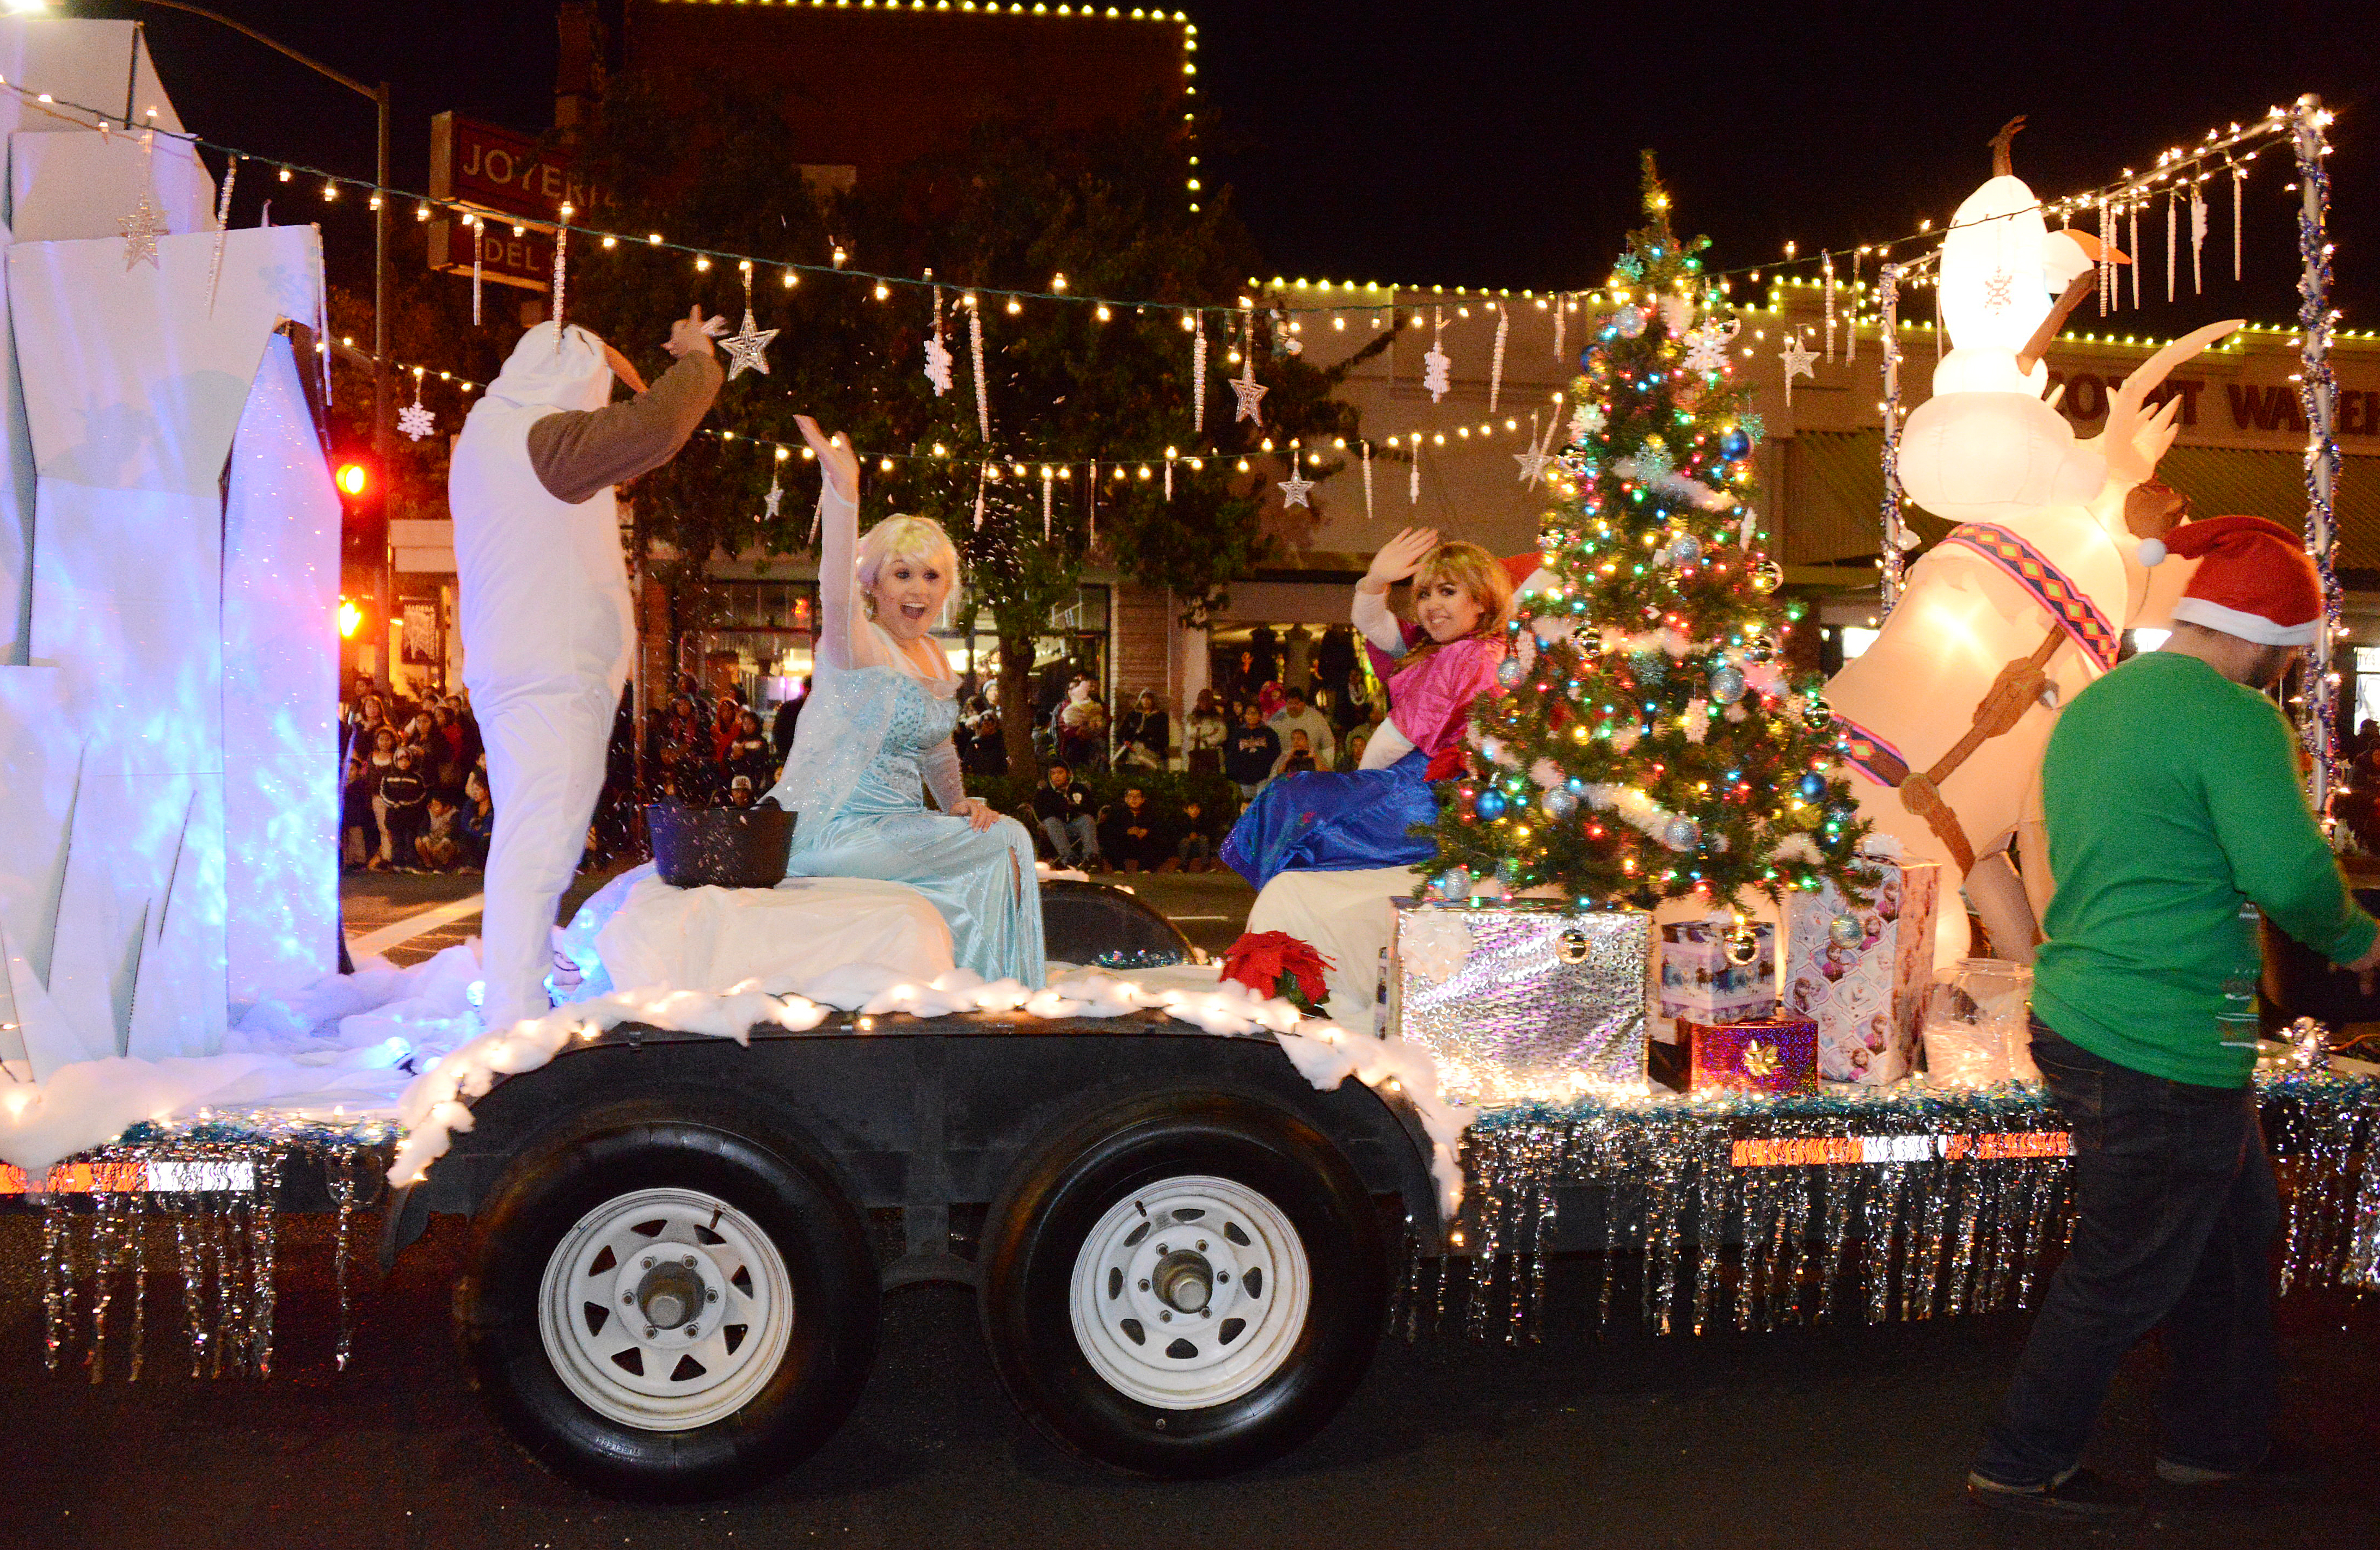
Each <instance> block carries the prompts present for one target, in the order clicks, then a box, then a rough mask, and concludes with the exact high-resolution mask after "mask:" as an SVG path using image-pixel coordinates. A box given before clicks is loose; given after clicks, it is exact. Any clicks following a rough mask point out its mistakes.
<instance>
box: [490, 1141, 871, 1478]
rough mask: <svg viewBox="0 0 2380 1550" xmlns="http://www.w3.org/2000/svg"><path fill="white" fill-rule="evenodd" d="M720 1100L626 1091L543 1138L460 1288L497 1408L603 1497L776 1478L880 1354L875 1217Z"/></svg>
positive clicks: (511, 1180)
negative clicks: (868, 1217)
mask: <svg viewBox="0 0 2380 1550" xmlns="http://www.w3.org/2000/svg"><path fill="white" fill-rule="evenodd" d="M721 1107H722V1106H721V1105H719V1104H716V1103H711V1102H709V1101H705V1102H702V1103H699V1104H696V1103H688V1102H678V1103H671V1102H669V1101H667V1100H650V1101H646V1102H641V1103H637V1104H629V1105H623V1106H619V1107H617V1108H607V1109H605V1110H603V1111H601V1113H598V1114H593V1115H590V1116H589V1117H588V1119H587V1120H585V1121H584V1122H583V1123H579V1124H576V1125H573V1126H571V1127H570V1128H569V1129H568V1131H567V1132H565V1133H563V1134H560V1135H557V1136H554V1137H552V1138H550V1139H549V1140H548V1141H546V1142H545V1143H544V1144H540V1145H539V1146H537V1147H536V1148H535V1149H534V1150H533V1151H531V1152H530V1153H528V1155H525V1156H523V1157H522V1158H520V1159H519V1160H518V1161H516V1163H515V1164H514V1165H513V1167H512V1168H511V1169H510V1170H509V1171H508V1172H507V1173H506V1175H505V1176H504V1179H503V1181H500V1182H499V1184H498V1185H497V1186H496V1188H495V1189H494V1190H493V1191H492V1192H491V1193H490V1195H489V1198H488V1201H487V1204H486V1205H485V1206H484V1208H483V1209H482V1211H481V1213H480V1222H479V1233H478V1241H477V1244H476V1247H475V1250H474V1253H473V1257H472V1262H471V1265H470V1266H469V1268H468V1271H467V1272H466V1274H465V1276H464V1278H463V1281H462V1283H461V1285H460V1286H459V1287H458V1288H457V1289H456V1295H455V1324H456V1329H457V1333H458V1336H459V1338H460V1340H461V1344H462V1349H463V1357H464V1362H465V1365H466V1369H467V1371H468V1373H469V1374H470V1380H471V1384H472V1387H474V1388H475V1389H477V1390H478V1391H479V1393H480V1397H481V1399H483V1400H484V1401H485V1402H486V1404H487V1406H488V1408H489V1410H490V1411H491V1412H492V1414H493V1416H494V1417H495V1420H496V1422H497V1423H498V1424H499V1425H500V1426H501V1427H502V1428H503V1429H504V1431H505V1432H506V1433H507V1434H508V1435H510V1436H511V1437H512V1438H513V1439H514V1441H516V1442H517V1443H518V1444H520V1446H521V1447H524V1448H525V1449H527V1450H528V1453H529V1454H530V1455H531V1456H532V1457H533V1458H535V1459H538V1460H539V1461H540V1463H543V1464H544V1465H546V1466H547V1467H548V1468H550V1469H552V1470H553V1471H554V1472H555V1473H557V1474H559V1475H562V1476H564V1477H565V1478H566V1479H568V1480H571V1481H573V1482H575V1483H577V1484H579V1485H582V1486H584V1487H586V1488H588V1489H589V1490H592V1491H596V1492H600V1493H601V1494H603V1495H606V1496H617V1497H621V1498H623V1499H626V1500H634V1501H699V1500H704V1499H708V1498H711V1497H716V1496H727V1495H731V1494H733V1493H735V1492H738V1491H744V1490H748V1489H750V1488H751V1487H753V1486H755V1485H758V1484H760V1483H763V1482H765V1481H768V1480H771V1479H773V1478H774V1477H776V1476H777V1475H779V1474H782V1473H783V1472H784V1471H787V1470H789V1469H791V1468H793V1467H794V1466H795V1464H798V1463H799V1462H801V1461H802V1460H803V1459H806V1458H807V1457H808V1456H809V1455H810V1454H811V1453H813V1452H815V1451H816V1450H817V1449H818V1447H820V1445H821V1444H823V1443H824V1442H825V1441H826V1439H827V1438H828V1437H830V1436H832V1435H833V1434H834V1431H835V1429H836V1428H837V1427H838V1426H840V1425H842V1423H843V1422H844V1418H845V1417H846V1416H848V1415H849V1414H850V1412H851V1407H852V1405H853V1404H854V1403H855V1402H856V1400H857V1399H858V1397H859V1391H860V1388H861V1387H862V1385H863V1384H864V1383H865V1382H866V1381H867V1377H868V1365H869V1363H870V1362H871V1361H872V1360H873V1358H874V1355H875V1350H876V1333H877V1314H878V1303H879V1300H880V1291H879V1288H878V1283H877V1275H876V1267H875V1264H874V1261H873V1258H872V1256H871V1254H870V1253H869V1251H868V1238H867V1232H866V1228H865V1225H864V1224H863V1223H862V1222H861V1220H860V1218H859V1217H858V1214H857V1213H856V1211H854V1210H853V1208H852V1206H851V1205H850V1204H849V1203H848V1202H847V1201H846V1200H845V1199H844V1195H843V1193H841V1192H840V1191H839V1190H837V1189H836V1188H835V1187H834V1184H833V1182H832V1180H831V1178H830V1176H829V1174H828V1173H827V1171H826V1169H824V1168H822V1167H820V1165H819V1164H818V1163H816V1162H815V1161H814V1160H812V1159H811V1158H810V1157H808V1156H807V1155H806V1154H805V1153H804V1152H803V1151H802V1150H801V1149H800V1148H798V1147H796V1146H795V1145H792V1144H788V1143H786V1142H785V1141H784V1140H783V1138H782V1137H779V1136H775V1135H772V1134H771V1132H770V1131H769V1129H768V1128H767V1125H766V1123H765V1121H762V1120H758V1119H757V1118H756V1117H753V1116H749V1115H745V1114H740V1113H736V1112H735V1111H734V1110H733V1109H730V1110H729V1111H728V1112H727V1113H726V1114H725V1115H723V1116H722V1114H721V1112H720V1110H721ZM697 1112H699V1113H701V1114H703V1115H704V1117H703V1118H700V1119H698V1118H694V1117H693V1115H694V1114H695V1113H697ZM656 1224H658V1226H657V1225H656ZM738 1315H741V1317H740V1321H739V1316H738ZM706 1320H707V1321H708V1323H706Z"/></svg>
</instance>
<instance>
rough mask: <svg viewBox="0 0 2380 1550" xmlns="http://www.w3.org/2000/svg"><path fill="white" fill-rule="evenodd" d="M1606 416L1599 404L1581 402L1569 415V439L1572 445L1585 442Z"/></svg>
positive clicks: (1602, 424)
mask: <svg viewBox="0 0 2380 1550" xmlns="http://www.w3.org/2000/svg"><path fill="white" fill-rule="evenodd" d="M1606 423H1607V417H1606V416H1605V415H1604V412H1603V406H1602V405H1600V404H1582V405H1580V406H1578V408H1577V409H1576V410H1574V411H1573V413H1572V415H1571V417H1570V439H1571V444H1572V445H1573V446H1582V445H1585V442H1586V439H1587V438H1588V437H1589V436H1592V435H1594V434H1596V433H1597V431H1599V430H1602V429H1603V427H1604V425H1605V424H1606Z"/></svg>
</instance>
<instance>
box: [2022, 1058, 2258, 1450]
mask: <svg viewBox="0 0 2380 1550" xmlns="http://www.w3.org/2000/svg"><path fill="white" fill-rule="evenodd" d="M2033 1058H2034V1062H2035V1063H2036V1064H2038V1065H2039V1066H2040V1067H2041V1075H2042V1080H2043V1081H2044V1082H2045V1083H2046V1084H2047V1085H2048V1087H2049V1096H2050V1098H2051V1100H2052V1101H2053V1102H2054V1103H2055V1104H2056V1105H2057V1106H2058V1113H2059V1114H2060V1115H2061V1116H2062V1117H2063V1118H2064V1120H2065V1121H2066V1124H2067V1127H2068V1129H2069V1130H2070V1132H2071V1133H2072V1136H2073V1140H2074V1164H2073V1181H2074V1200H2075V1219H2074V1241H2073V1242H2072V1244H2071V1245H2070V1247H2069V1248H2068V1250H2067V1253H2066V1259H2065V1261H2064V1263H2062V1264H2060V1265H2058V1273H2057V1274H2056V1275H2055V1276H2053V1277H2052V1278H2050V1282H2049V1291H2048V1294H2047V1295H2046V1297H2045V1298H2044V1299H2043V1302H2042V1306H2041V1314H2040V1316H2039V1317H2037V1318H2036V1319H2034V1325H2033V1335H2032V1338H2030V1339H2028V1340H2027V1341H2026V1342H2025V1348H2024V1356H2023V1358H2022V1361H2020V1362H2018V1364H2017V1374H2016V1381H2015V1382H2014V1383H2012V1384H2011V1385H2010V1387H2009V1392H2008V1397H2007V1399H2004V1400H2003V1401H2002V1402H2001V1406H2000V1413H1999V1416H1998V1419H1997V1420H1996V1421H1994V1422H1993V1423H1992V1425H1991V1427H1990V1429H1989V1430H1988V1431H1987V1432H1986V1433H1985V1438H1984V1449H1983V1452H1982V1454H1981V1455H1980V1456H1978V1458H1977V1459H1976V1460H1975V1471H1976V1472H1977V1473H1979V1474H1981V1475H1983V1476H1984V1477H1985V1479H1988V1480H1993V1481H1997V1482H1998V1483H2001V1484H2004V1485H2016V1486H2032V1485H2043V1484H2046V1483H2049V1482H2051V1481H2052V1480H2054V1479H2056V1478H2057V1477H2058V1475H2060V1474H2062V1473H2064V1472H2065V1471H2068V1470H2070V1469H2071V1468H2073V1467H2074V1465H2075V1463H2076V1462H2077V1461H2078V1460H2079V1459H2081V1458H2082V1456H2083V1443H2084V1442H2085V1441H2087V1440H2088V1439H2089V1437H2090V1435H2091V1428H2092V1426H2093V1425H2094V1424H2095V1423H2096V1422H2097V1420H2098V1416H2099V1408H2100V1406H2101V1404H2102V1403H2103V1402H2104V1401H2105V1400H2106V1399H2107V1386H2108V1384H2109V1383H2110V1382H2111V1381H2112V1380H2113V1379H2114V1377H2115V1374H2116V1367H2117V1365H2118V1363H2119V1362H2122V1360H2123V1359H2124V1355H2125V1353H2126V1352H2128V1351H2130V1350H2131V1348H2132V1347H2133V1345H2134V1344H2135V1343H2137V1342H2138V1341H2139V1340H2140V1338H2141V1337H2143V1335H2146V1334H2147V1333H2148V1332H2149V1331H2150V1330H2152V1329H2161V1330H2162V1331H2163V1343H2164V1346H2165V1354H2166V1374H2165V1382H2164V1386H2163V1387H2162V1389H2161V1391H2160V1392H2159V1394H2158V1397H2157V1420H2158V1423H2159V1426H2160V1429H2161V1431H2162V1432H2163V1434H2164V1435H2163V1438H2162V1442H2161V1445H2160V1447H2159V1449H2158V1456H2159V1457H2160V1458H2163V1459H2170V1460H2172V1461H2173V1462H2175V1463H2180V1464H2193V1465H2197V1466H2199V1467H2201V1468H2204V1469H2210V1470H2244V1469H2248V1468H2251V1467H2253V1465H2254V1464H2256V1463H2257V1462H2258V1461H2259V1460H2260V1459H2263V1458H2264V1456H2265V1449H2266V1447H2268V1446H2269V1445H2270V1441H2271V1435H2270V1430H2271V1425H2272V1416H2273V1405H2274V1399H2275V1390H2276V1388H2277V1383H2278V1372H2279V1353H2278V1350H2277V1346H2276V1342H2275V1338H2274V1333H2273V1272H2272V1265H2271V1260H2270V1256H2271V1253H2272V1247H2273V1239H2274V1237H2275V1235H2276V1234H2277V1233H2278V1232H2279V1230H2280V1220H2281V1206H2280V1193H2279V1189H2278V1186H2277V1184H2276V1182H2275V1181H2274V1178H2273V1164H2272V1159H2271V1158H2270V1157H2269V1156H2266V1155H2265V1136H2264V1131H2263V1128H2262V1127H2261V1126H2260V1125H2259V1124H2258V1122H2257V1119H2256V1094H2255V1089H2254V1088H2253V1087H2241V1088H2222V1087H2201V1086H2196V1085H2194V1084H2190V1083H2186V1082H2168V1081H2167V1080H2166V1079H2165V1078H2163V1077H2157V1076H2150V1075H2147V1074H2145V1073H2143V1072H2136V1071H2133V1070H2131V1069H2130V1068H2128V1067H2124V1066H2119V1065H2117V1064H2116V1063H2115V1062H2113V1061H2111V1060H2101V1059H2100V1058H2099V1057H2098V1056H2096V1055H2094V1054H2092V1053H2091V1052H2090V1051H2089V1050H2087V1049H2083V1048H2082V1047H2079V1046H2077V1045H2073V1044H2070V1043H2068V1042H2067V1041H2066V1040H2064V1039H2062V1038H2059V1037H2058V1035H2056V1034H2054V1033H2052V1032H2050V1031H2049V1029H2048V1028H2046V1026H2044V1025H2043V1024H2042V1023H2040V1022H2038V1021H2036V1022H2035V1023H2034V1025H2033Z"/></svg>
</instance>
